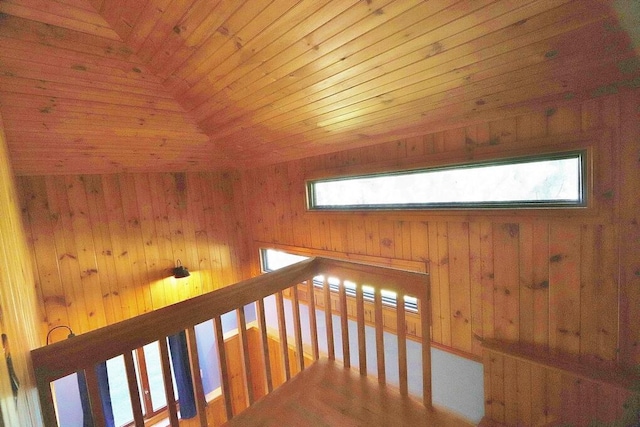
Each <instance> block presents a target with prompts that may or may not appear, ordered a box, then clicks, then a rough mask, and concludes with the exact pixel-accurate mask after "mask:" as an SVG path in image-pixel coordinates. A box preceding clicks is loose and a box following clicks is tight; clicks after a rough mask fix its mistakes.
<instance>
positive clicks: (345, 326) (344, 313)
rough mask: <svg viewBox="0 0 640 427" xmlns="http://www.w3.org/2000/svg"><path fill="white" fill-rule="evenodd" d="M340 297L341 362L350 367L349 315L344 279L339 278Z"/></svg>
mask: <svg viewBox="0 0 640 427" xmlns="http://www.w3.org/2000/svg"><path fill="white" fill-rule="evenodd" d="M338 296H339V298H340V327H341V332H342V333H341V335H342V363H343V365H344V367H345V368H350V367H351V349H350V348H349V316H348V310H347V291H346V289H345V287H344V280H342V279H340V284H339V287H338Z"/></svg>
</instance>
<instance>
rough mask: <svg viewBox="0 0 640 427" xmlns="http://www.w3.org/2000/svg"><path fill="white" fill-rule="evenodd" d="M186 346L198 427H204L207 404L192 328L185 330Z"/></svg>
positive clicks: (205, 424) (194, 332)
mask: <svg viewBox="0 0 640 427" xmlns="http://www.w3.org/2000/svg"><path fill="white" fill-rule="evenodd" d="M187 346H188V348H189V367H190V368H191V380H192V382H193V393H194V397H195V399H196V410H197V411H198V419H199V420H200V427H206V426H207V425H208V422H207V402H206V398H205V395H204V387H203V386H202V377H201V376H200V358H199V357H198V345H197V342H196V330H195V328H194V327H193V326H191V327H190V328H187Z"/></svg>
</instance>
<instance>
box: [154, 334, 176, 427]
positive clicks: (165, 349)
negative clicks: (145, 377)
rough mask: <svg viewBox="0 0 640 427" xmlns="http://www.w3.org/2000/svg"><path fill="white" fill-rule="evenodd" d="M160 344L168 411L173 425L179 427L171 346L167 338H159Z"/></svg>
mask: <svg viewBox="0 0 640 427" xmlns="http://www.w3.org/2000/svg"><path fill="white" fill-rule="evenodd" d="M158 345H159V346H160V364H161V366H162V376H163V383H164V394H165V396H166V397H167V411H168V412H169V423H170V424H171V426H172V427H178V425H179V421H178V409H177V408H176V396H175V395H174V394H173V379H172V378H171V362H170V360H169V346H168V345H167V339H166V338H162V339H160V340H158Z"/></svg>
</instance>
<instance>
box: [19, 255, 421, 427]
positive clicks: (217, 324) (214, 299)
mask: <svg viewBox="0 0 640 427" xmlns="http://www.w3.org/2000/svg"><path fill="white" fill-rule="evenodd" d="M318 276H322V277H324V283H323V296H324V304H323V305H324V306H325V307H328V306H330V293H331V292H332V291H331V290H330V289H329V286H328V285H327V280H328V278H329V277H332V278H337V279H339V283H340V284H339V286H338V295H339V301H340V322H339V323H340V325H339V326H338V325H336V326H335V327H336V328H337V327H339V328H340V331H341V336H342V360H343V363H344V365H345V367H350V360H351V351H352V349H351V347H350V341H349V327H348V313H347V298H353V297H347V292H346V288H345V285H344V281H345V280H348V281H349V282H352V283H355V284H356V291H355V301H356V312H357V313H356V318H357V342H358V350H357V352H358V365H359V370H360V373H361V374H362V375H367V354H366V342H365V340H366V338H365V322H364V298H363V290H362V286H363V285H366V286H368V287H371V288H373V289H374V301H373V304H374V307H375V310H374V311H375V331H376V332H375V337H376V338H375V340H376V343H375V344H376V345H375V347H376V353H377V357H376V360H377V373H378V375H377V376H378V381H379V383H380V384H382V385H384V384H385V383H386V372H385V357H384V340H383V319H382V298H381V290H382V289H384V290H389V291H392V292H395V293H396V294H397V301H398V302H402V301H403V300H404V296H412V297H415V298H417V299H418V305H419V308H418V311H419V313H420V318H421V328H422V331H423V335H425V336H426V337H427V339H425V340H424V341H423V345H422V346H421V347H422V350H421V351H422V377H423V380H422V384H423V386H422V388H423V390H422V400H423V403H424V405H425V406H427V407H431V400H432V399H431V349H430V344H429V339H428V337H429V335H430V334H429V332H428V331H430V319H431V309H430V299H429V281H428V276H427V275H426V274H422V273H413V272H406V271H401V270H394V269H389V268H382V267H374V266H370V265H364V264H356V263H351V262H344V261H337V260H331V259H326V258H312V259H309V260H306V261H302V262H300V263H297V264H294V265H292V266H289V267H286V268H283V269H280V270H278V271H275V272H272V273H267V274H264V275H261V276H258V277H255V278H252V279H248V280H245V281H242V282H240V283H237V284H235V285H231V286H228V287H225V288H223V289H220V290H217V291H214V292H211V293H209V294H205V295H202V296H199V297H196V298H192V299H189V300H186V301H183V302H180V303H177V304H174V305H172V306H169V307H165V308H163V309H159V310H156V311H153V312H150V313H147V314H144V315H141V316H138V317H136V318H133V319H129V320H126V321H123V322H120V323H117V324H113V325H110V326H107V327H105V328H101V329H98V330H95V331H91V332H88V333H86V334H82V335H79V336H76V337H72V338H70V339H67V340H65V341H60V342H57V343H55V344H51V345H48V346H45V347H42V348H38V349H36V350H33V351H32V353H31V355H32V361H33V367H34V371H35V376H36V381H37V386H38V391H39V396H40V404H41V408H42V414H43V419H44V423H45V425H47V426H56V425H57V421H56V412H55V411H56V409H55V405H54V399H53V393H52V387H51V383H52V382H53V381H55V380H57V379H60V378H62V377H65V376H67V375H69V374H72V373H74V372H84V373H85V377H86V382H87V390H88V395H89V400H90V402H91V412H92V415H93V419H94V425H95V426H98V427H99V426H103V425H104V424H105V418H104V414H103V412H102V405H101V401H100V390H99V384H98V376H97V374H96V366H97V365H98V364H100V363H102V362H104V361H106V360H109V359H112V358H114V357H118V356H121V355H122V356H124V364H125V368H126V373H127V382H128V385H129V395H130V397H131V408H132V410H133V415H134V423H135V425H136V426H143V425H144V416H143V412H142V405H141V402H140V399H139V396H140V393H139V389H138V383H137V379H136V371H135V369H136V368H135V361H134V357H133V353H132V352H133V351H134V350H136V349H138V348H141V347H143V346H144V345H146V344H148V343H152V342H155V341H157V342H158V343H159V348H160V356H161V364H162V370H163V374H164V375H163V377H164V382H165V393H166V397H167V399H166V400H167V402H168V404H167V418H168V419H169V420H170V424H171V425H172V426H177V425H179V421H178V415H177V413H178V410H177V405H176V396H174V395H173V386H172V380H171V375H170V370H171V366H170V362H169V356H168V345H167V337H169V336H172V335H174V334H176V333H179V332H181V331H186V335H187V342H188V350H189V363H190V365H191V372H192V373H195V375H193V378H192V379H193V387H194V390H195V396H196V408H197V412H198V417H197V419H198V421H197V422H198V423H199V424H198V425H200V426H207V425H210V420H208V415H207V411H206V410H205V407H206V405H207V402H205V399H204V393H203V392H202V381H201V378H200V375H199V372H200V367H199V360H198V356H197V354H198V353H197V343H196V339H195V336H196V335H195V329H194V325H198V324H200V323H203V322H206V321H209V320H211V319H213V324H214V329H215V335H216V343H217V351H218V361H219V367H218V368H219V372H220V383H221V389H222V396H223V398H224V408H225V409H224V411H225V412H226V418H227V419H231V418H232V417H233V416H234V408H233V406H232V404H231V402H232V400H231V390H230V388H231V387H230V377H229V373H228V371H227V366H228V365H227V355H226V350H225V345H224V337H223V331H222V324H221V316H222V315H223V314H225V313H228V312H233V311H235V312H236V313H237V319H238V331H239V333H238V337H239V339H240V343H241V349H242V351H241V359H242V365H243V369H244V388H245V389H244V395H245V396H246V397H247V404H248V405H251V404H252V403H253V401H254V400H255V398H256V397H255V396H254V392H253V390H254V389H255V387H254V386H255V384H254V378H253V376H252V369H251V366H250V364H251V359H250V357H249V350H248V338H247V325H246V320H245V312H244V307H245V306H246V305H248V304H252V303H255V305H256V313H257V321H258V325H259V330H260V333H259V335H260V338H261V347H262V352H263V355H264V359H263V362H264V363H263V364H262V366H263V367H264V373H263V378H262V379H261V381H262V382H263V383H264V389H265V390H264V392H265V393H269V392H271V391H272V390H273V387H274V381H273V379H272V373H271V369H270V366H271V363H270V361H269V358H270V357H271V356H270V353H269V350H268V339H267V326H266V321H265V302H264V298H266V297H269V296H271V295H275V298H276V307H277V312H278V329H279V336H280V340H279V341H280V346H281V349H280V350H281V352H280V355H279V357H281V358H282V360H283V368H284V370H285V378H286V379H289V378H290V377H291V369H290V365H291V364H293V365H294V366H295V367H297V369H296V371H299V370H302V369H304V364H305V356H306V357H307V358H308V357H311V359H312V360H317V359H318V358H319V357H321V356H323V357H328V358H329V359H335V357H336V356H335V343H334V338H333V334H332V333H328V334H327V335H326V337H320V338H319V336H318V334H319V330H321V329H322V328H318V327H317V326H318V325H317V318H316V307H315V298H311V299H310V300H309V302H308V306H309V307H308V308H309V309H308V313H309V319H308V324H309V328H310V330H309V335H310V337H311V342H310V345H307V346H306V347H305V345H304V344H303V340H302V326H301V325H302V323H303V322H302V321H301V315H300V303H299V299H298V287H299V285H300V284H303V285H305V286H308V291H309V292H308V294H309V295H313V294H314V292H313V291H314V287H317V280H316V283H315V284H314V280H313V278H314V277H318ZM289 288H290V292H291V295H292V298H291V302H292V312H293V326H294V334H293V335H294V336H293V339H294V342H293V347H294V348H295V351H293V353H292V352H291V351H290V347H291V346H290V345H289V343H288V339H289V338H288V336H287V332H286V321H285V313H284V311H285V309H284V305H285V304H284V300H283V293H282V291H283V290H285V289H289ZM396 313H397V316H396V317H397V331H398V333H397V340H398V371H399V391H400V393H401V394H403V395H408V374H407V345H406V344H407V343H406V327H405V310H404V304H402V303H398V304H396ZM324 318H325V322H326V331H333V330H334V325H333V319H332V316H330V315H326V316H324ZM425 331H426V332H425ZM322 339H324V340H326V341H325V342H326V345H327V354H322V355H321V354H320V353H321V352H320V346H319V342H322ZM305 350H306V351H305ZM290 354H293V355H294V356H293V357H294V358H295V361H291V362H293V363H290V361H289V355H290ZM412 374H414V373H412ZM260 386H261V385H260ZM263 394H264V393H263Z"/></svg>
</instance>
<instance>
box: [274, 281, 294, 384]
mask: <svg viewBox="0 0 640 427" xmlns="http://www.w3.org/2000/svg"><path fill="white" fill-rule="evenodd" d="M276 306H277V310H278V329H279V331H280V349H281V352H282V365H283V368H284V377H285V381H289V380H290V379H291V367H290V366H289V344H288V342H287V321H286V318H285V314H284V299H283V297H282V292H278V293H276Z"/></svg>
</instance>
